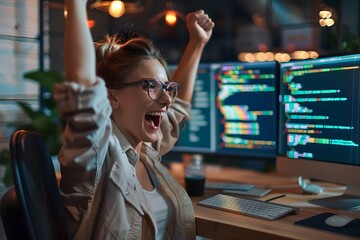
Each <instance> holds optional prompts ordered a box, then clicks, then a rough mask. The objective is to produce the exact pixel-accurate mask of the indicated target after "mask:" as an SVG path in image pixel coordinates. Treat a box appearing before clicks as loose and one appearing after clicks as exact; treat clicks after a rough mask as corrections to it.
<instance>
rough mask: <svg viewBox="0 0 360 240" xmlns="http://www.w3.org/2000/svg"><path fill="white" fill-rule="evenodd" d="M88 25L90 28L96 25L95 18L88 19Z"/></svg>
mask: <svg viewBox="0 0 360 240" xmlns="http://www.w3.org/2000/svg"><path fill="white" fill-rule="evenodd" d="M87 26H88V28H93V27H94V26H95V21H94V20H91V19H89V20H87Z"/></svg>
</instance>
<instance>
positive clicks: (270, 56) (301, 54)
mask: <svg viewBox="0 0 360 240" xmlns="http://www.w3.org/2000/svg"><path fill="white" fill-rule="evenodd" d="M318 57H319V54H318V53H317V52H315V51H304V50H298V51H295V52H293V53H282V52H278V53H273V52H241V53H239V54H238V60H239V61H241V62H264V61H274V60H275V61H278V62H288V61H290V60H292V59H308V58H318Z"/></svg>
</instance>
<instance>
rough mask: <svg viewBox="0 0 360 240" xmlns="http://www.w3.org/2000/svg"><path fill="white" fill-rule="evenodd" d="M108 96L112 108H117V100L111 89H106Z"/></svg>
mask: <svg viewBox="0 0 360 240" xmlns="http://www.w3.org/2000/svg"><path fill="white" fill-rule="evenodd" d="M108 98H109V100H110V105H111V107H112V109H114V110H115V109H118V108H119V101H118V99H117V98H116V97H115V96H114V94H113V93H112V92H111V91H108Z"/></svg>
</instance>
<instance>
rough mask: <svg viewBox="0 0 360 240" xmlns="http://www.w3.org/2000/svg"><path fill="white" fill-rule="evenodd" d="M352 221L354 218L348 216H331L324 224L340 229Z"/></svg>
mask: <svg viewBox="0 0 360 240" xmlns="http://www.w3.org/2000/svg"><path fill="white" fill-rule="evenodd" d="M353 220H355V218H353V217H349V216H344V215H332V216H330V217H328V218H327V219H326V220H325V223H326V224H327V225H329V226H331V227H337V228H341V227H345V226H346V225H348V224H349V223H350V222H352V221H353Z"/></svg>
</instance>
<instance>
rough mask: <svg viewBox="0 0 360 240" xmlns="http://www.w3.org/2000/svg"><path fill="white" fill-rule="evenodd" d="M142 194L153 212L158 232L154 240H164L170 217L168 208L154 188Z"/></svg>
mask: <svg viewBox="0 0 360 240" xmlns="http://www.w3.org/2000/svg"><path fill="white" fill-rule="evenodd" d="M144 193H145V198H146V200H148V202H149V203H150V205H151V207H152V209H153V211H154V215H155V220H156V228H157V232H158V235H157V236H156V239H158V240H161V239H164V234H165V229H166V226H167V223H168V219H169V215H170V214H169V206H168V204H167V202H166V201H165V199H164V198H163V196H161V194H160V193H159V192H158V190H157V189H156V188H154V190H152V191H151V192H149V191H146V190H144Z"/></svg>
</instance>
